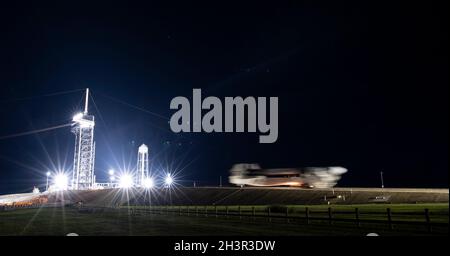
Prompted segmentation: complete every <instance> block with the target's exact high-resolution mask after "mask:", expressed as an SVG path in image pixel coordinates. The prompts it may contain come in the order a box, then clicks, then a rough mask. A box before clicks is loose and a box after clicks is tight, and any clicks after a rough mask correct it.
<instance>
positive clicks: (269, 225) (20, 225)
mask: <svg viewBox="0 0 450 256" xmlns="http://www.w3.org/2000/svg"><path fill="white" fill-rule="evenodd" d="M389 206H390V207H391V208H392V209H393V212H395V211H397V212H400V211H403V212H404V213H406V212H415V211H418V210H423V208H424V207H426V208H429V209H430V211H431V212H432V213H433V212H435V213H438V212H440V213H444V214H445V213H446V214H447V219H446V221H447V223H448V204H439V205H389ZM304 207H305V206H293V207H292V208H291V209H292V211H293V213H295V212H296V211H299V212H301V211H302V210H304ZM354 207H355V206H338V207H337V208H334V206H333V208H334V210H336V211H338V210H339V211H347V210H351V209H354ZM358 207H359V208H360V209H361V211H363V210H364V211H367V212H369V211H370V212H373V211H377V210H379V211H383V210H385V209H386V205H384V206H383V205H366V206H363V205H358ZM171 208H172V209H177V208H176V207H174V206H172V207H171ZM232 208H234V207H229V210H230V209H232ZM265 208H267V207H264V206H261V207H259V209H260V210H261V211H264V209H265ZM310 208H311V211H321V210H327V209H328V206H310ZM192 209H193V208H192ZM212 209H213V207H212V208H210V210H211V211H212ZM236 209H237V206H236ZM251 209H252V208H251V206H246V207H241V211H244V210H251ZM394 210H395V211H394ZM399 216H401V215H399ZM405 216H408V215H405ZM442 220H443V219H442ZM433 231H434V232H433V234H441V235H442V234H444V235H448V227H447V228H443V229H434V230H433ZM72 232H73V233H77V234H79V235H84V236H86V235H94V236H95V235H150V236H167V235H168V236H172V235H187V236H191V235H274V236H280V235H281V236H283V235H286V236H293V235H358V236H359V235H365V234H367V233H370V232H376V233H378V234H380V235H424V234H425V235H429V233H427V231H426V228H417V227H415V226H414V227H411V226H405V227H402V228H399V229H395V230H388V228H387V227H386V226H385V225H384V226H383V225H382V226H377V225H362V226H361V227H359V228H357V227H356V226H355V225H354V224H353V223H343V224H335V225H332V226H330V225H327V224H321V223H315V224H309V225H308V224H306V223H302V222H290V223H287V222H286V221H284V220H273V221H272V222H268V221H267V220H265V219H259V220H258V219H256V220H255V219H252V218H239V217H230V218H226V217H224V216H222V217H219V218H215V217H213V216H211V215H210V216H209V217H205V216H201V215H200V216H198V217H196V216H192V215H191V216H177V215H175V214H172V215H170V214H161V215H160V214H145V215H142V214H130V209H126V208H125V209H118V210H104V211H103V210H102V211H95V212H85V211H78V210H77V209H75V208H42V209H21V210H14V211H5V212H0V235H57V236H61V235H66V234H68V233H72Z"/></svg>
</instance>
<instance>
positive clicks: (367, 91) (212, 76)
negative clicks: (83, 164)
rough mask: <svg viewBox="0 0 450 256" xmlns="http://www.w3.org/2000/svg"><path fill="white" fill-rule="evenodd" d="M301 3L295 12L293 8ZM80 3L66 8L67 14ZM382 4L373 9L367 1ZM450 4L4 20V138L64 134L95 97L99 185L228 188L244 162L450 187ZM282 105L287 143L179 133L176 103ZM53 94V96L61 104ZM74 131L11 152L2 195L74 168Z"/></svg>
mask: <svg viewBox="0 0 450 256" xmlns="http://www.w3.org/2000/svg"><path fill="white" fill-rule="evenodd" d="M293 2H295V3H293ZM69 3H70V4H69ZM372 4H375V3H372ZM447 11H448V9H447V7H446V6H439V5H438V4H434V3H431V2H429V1H426V2H422V3H420V5H418V4H417V5H416V4H414V3H412V2H405V3H397V4H394V3H391V2H386V3H385V4H377V5H367V6H361V5H359V4H355V3H345V4H343V3H334V4H331V3H329V4H325V3H321V4H313V3H300V2H299V1H292V3H289V4H288V3H286V4H283V5H279V6H274V5H265V4H261V3H258V2H255V3H253V4H248V5H233V6H232V5H217V6H189V5H186V6H182V5H176V4H173V5H172V6H158V5H156V4H151V5H150V4H149V5H147V6H146V5H142V4H141V5H131V4H130V5H123V4H122V5H115V4H112V3H108V4H105V3H102V4H100V3H99V4H93V3H90V4H89V5H86V6H82V5H79V4H78V3H77V2H73V1H69V2H68V4H66V5H61V4H42V3H41V1H39V3H37V2H36V3H34V4H23V3H22V4H20V5H19V6H2V7H0V75H1V76H0V84H1V87H0V106H1V107H0V120H1V121H0V137H1V136H6V135H10V134H17V133H21V132H27V131H31V130H35V129H41V128H46V127H52V126H55V125H59V124H64V123H67V122H69V121H70V120H71V118H72V116H73V114H75V113H76V112H78V111H80V110H81V109H82V105H83V104H82V98H83V91H82V89H83V88H86V87H89V88H90V89H91V90H92V98H93V102H95V105H94V103H93V102H92V101H91V107H90V112H91V113H92V114H93V115H95V117H96V121H97V123H96V128H95V129H96V130H95V136H96V139H95V140H96V144H97V151H96V154H97V158H96V165H95V169H96V175H97V180H98V181H106V178H107V173H106V172H107V170H108V169H109V168H115V169H125V168H132V167H133V166H134V165H135V164H136V161H137V156H136V154H137V147H138V146H139V145H140V144H141V143H146V144H147V145H148V146H149V148H150V158H151V159H150V161H151V162H152V163H153V168H154V171H161V170H171V171H177V172H178V179H179V180H180V183H181V184H183V185H189V186H190V185H191V184H192V182H193V181H196V183H197V185H200V186H201V185H217V184H218V182H219V176H221V175H222V176H223V177H224V180H225V177H226V176H227V175H228V170H229V169H230V168H231V166H232V165H233V164H234V163H242V162H244V163H260V165H261V166H262V167H267V168H278V167H304V166H343V167H346V168H348V170H349V172H348V173H347V174H345V175H344V176H343V178H342V180H341V181H340V182H339V186H354V187H359V186H362V187H366V186H377V187H378V186H380V178H379V174H380V171H383V172H384V177H385V185H386V187H444V188H447V187H448V145H449V144H448V142H449V138H448V130H449V122H448V108H449V106H448V105H449V104H448V96H449V93H448V70H449V67H448V44H449V43H448V17H447ZM193 88H201V89H202V93H203V96H204V97H206V96H217V97H219V98H222V99H223V97H225V96H243V97H246V96H261V97H271V96H272V97H279V136H278V140H277V142H276V143H273V144H259V143H258V135H259V134H258V133H256V134H251V133H243V134H237V133H232V134H231V133H222V134H219V133H211V134H206V133H197V134H194V133H190V134H187V133H181V134H175V133H173V132H172V131H171V130H170V126H169V124H168V118H170V116H171V115H172V113H174V111H173V110H170V109H169V103H170V100H171V99H172V98H174V97H176V96H185V97H188V98H191V97H192V89H193ZM55 93H57V94H55ZM73 146H74V136H73V135H72V134H71V133H70V128H61V129H57V130H53V131H48V132H44V133H39V134H33V135H28V136H20V137H15V138H8V139H2V140H0V193H12V192H29V191H30V190H31V189H32V188H33V185H39V186H43V185H44V184H45V172H46V171H47V170H55V169H65V170H67V171H70V170H71V167H72V164H73V162H72V161H73V160H72V159H73Z"/></svg>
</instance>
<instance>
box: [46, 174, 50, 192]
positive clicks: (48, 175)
mask: <svg viewBox="0 0 450 256" xmlns="http://www.w3.org/2000/svg"><path fill="white" fill-rule="evenodd" d="M46 174H47V185H45V191H47V190H48V177H50V172H47V173H46Z"/></svg>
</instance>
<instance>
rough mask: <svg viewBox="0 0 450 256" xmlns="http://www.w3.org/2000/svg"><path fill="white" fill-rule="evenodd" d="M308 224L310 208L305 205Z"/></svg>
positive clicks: (307, 222)
mask: <svg viewBox="0 0 450 256" xmlns="http://www.w3.org/2000/svg"><path fill="white" fill-rule="evenodd" d="M305 217H306V224H309V208H308V207H305Z"/></svg>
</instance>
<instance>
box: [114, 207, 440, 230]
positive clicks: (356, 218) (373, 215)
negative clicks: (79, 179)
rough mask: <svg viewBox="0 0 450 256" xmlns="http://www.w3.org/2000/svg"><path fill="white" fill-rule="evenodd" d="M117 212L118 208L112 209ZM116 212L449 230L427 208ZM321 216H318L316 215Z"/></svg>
mask: <svg viewBox="0 0 450 256" xmlns="http://www.w3.org/2000/svg"><path fill="white" fill-rule="evenodd" d="M115 209H117V208H115ZM119 209H127V210H128V211H129V212H130V214H144V215H145V214H166V215H179V216H197V217H200V216H204V217H215V218H219V217H225V218H230V217H234V218H239V219H242V218H247V219H251V220H255V219H265V220H266V221H269V222H272V221H274V220H283V222H286V223H290V222H299V221H302V222H303V223H307V224H312V223H313V222H321V223H328V225H334V224H335V223H338V222H342V223H354V225H355V226H357V227H361V225H362V224H380V225H384V226H387V227H388V228H389V229H390V230H394V229H396V226H397V225H412V226H422V227H425V228H426V229H427V231H428V232H432V231H433V228H434V227H442V228H448V222H436V221H434V222H433V221H431V218H430V215H432V216H441V217H445V216H447V219H448V213H437V212H436V213H433V214H432V213H431V212H430V210H429V209H424V210H423V211H421V212H418V211H415V212H411V211H408V212H393V211H392V210H391V208H386V210H385V211H384V212H380V211H377V212H375V211H360V209H359V208H355V209H354V210H353V211H334V210H333V208H332V207H329V208H328V209H327V210H326V211H317V210H315V211H311V210H310V208H308V207H305V209H304V211H302V212H301V211H295V212H291V208H289V207H286V210H285V212H280V211H277V212H273V211H272V210H271V208H270V207H267V208H266V209H265V210H261V209H258V210H256V208H255V207H251V208H250V209H248V207H247V208H246V209H245V210H243V208H242V207H240V206H237V207H233V209H232V208H231V207H227V206H225V207H220V208H218V207H214V208H212V209H211V206H200V207H199V206H171V207H168V206H150V207H142V206H140V207H133V206H127V207H119ZM317 215H321V216H317ZM402 215H404V216H407V217H415V220H395V219H394V218H396V217H399V216H402Z"/></svg>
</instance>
